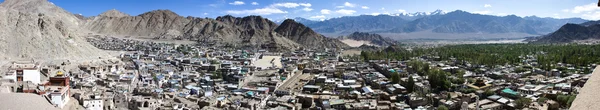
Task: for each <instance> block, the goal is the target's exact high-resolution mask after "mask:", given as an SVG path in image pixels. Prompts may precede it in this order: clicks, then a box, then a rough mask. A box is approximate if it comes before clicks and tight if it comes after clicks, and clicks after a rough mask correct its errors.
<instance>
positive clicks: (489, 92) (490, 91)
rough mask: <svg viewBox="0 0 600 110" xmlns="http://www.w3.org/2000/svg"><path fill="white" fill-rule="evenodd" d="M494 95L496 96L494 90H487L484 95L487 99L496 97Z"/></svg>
mask: <svg viewBox="0 0 600 110" xmlns="http://www.w3.org/2000/svg"><path fill="white" fill-rule="evenodd" d="M494 94H496V93H494V91H492V90H490V89H487V90H485V92H483V95H484V96H485V97H487V96H492V95H494Z"/></svg>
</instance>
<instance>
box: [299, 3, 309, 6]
mask: <svg viewBox="0 0 600 110" xmlns="http://www.w3.org/2000/svg"><path fill="white" fill-rule="evenodd" d="M299 5H301V6H304V7H310V6H312V5H311V4H310V3H300V4H299Z"/></svg>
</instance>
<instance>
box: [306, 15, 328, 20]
mask: <svg viewBox="0 0 600 110" xmlns="http://www.w3.org/2000/svg"><path fill="white" fill-rule="evenodd" d="M309 18H310V19H319V20H321V19H325V18H326V17H325V15H317V16H311V17H309Z"/></svg>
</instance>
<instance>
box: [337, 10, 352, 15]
mask: <svg viewBox="0 0 600 110" xmlns="http://www.w3.org/2000/svg"><path fill="white" fill-rule="evenodd" d="M335 12H336V13H339V14H344V15H351V14H354V13H356V11H354V10H346V9H340V10H337V11H335Z"/></svg>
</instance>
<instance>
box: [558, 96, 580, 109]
mask: <svg viewBox="0 0 600 110" xmlns="http://www.w3.org/2000/svg"><path fill="white" fill-rule="evenodd" d="M575 97H576V96H575V95H562V94H559V95H558V96H556V100H557V101H558V103H559V105H561V106H564V107H567V108H569V107H571V104H572V103H573V101H574V100H575Z"/></svg>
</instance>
